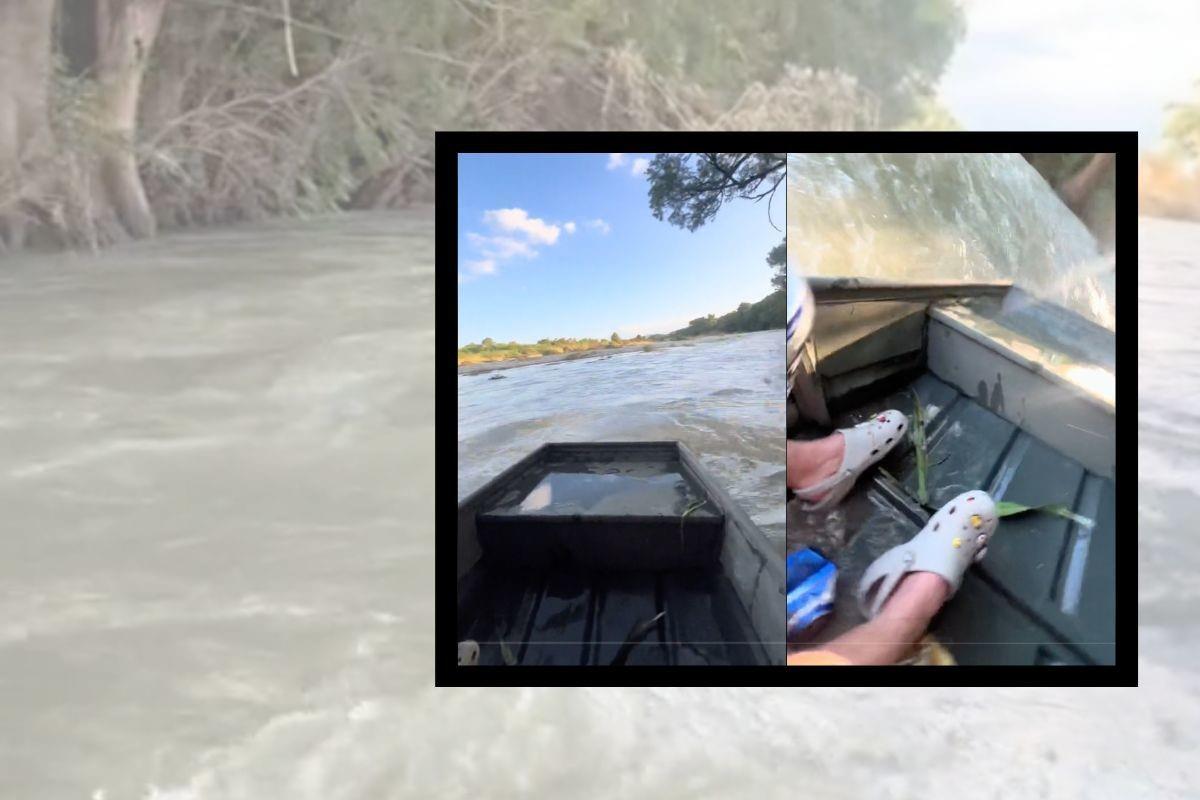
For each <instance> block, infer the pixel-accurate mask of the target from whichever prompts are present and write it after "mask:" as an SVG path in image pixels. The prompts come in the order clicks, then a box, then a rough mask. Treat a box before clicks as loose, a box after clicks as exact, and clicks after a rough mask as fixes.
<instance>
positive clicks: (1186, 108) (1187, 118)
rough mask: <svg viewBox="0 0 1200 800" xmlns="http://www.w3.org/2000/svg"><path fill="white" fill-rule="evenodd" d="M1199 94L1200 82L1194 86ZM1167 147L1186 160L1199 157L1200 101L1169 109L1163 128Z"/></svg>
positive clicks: (1177, 105) (1179, 104)
mask: <svg viewBox="0 0 1200 800" xmlns="http://www.w3.org/2000/svg"><path fill="white" fill-rule="evenodd" d="M1196 87H1197V93H1198V94H1200V82H1198V83H1197V84H1196ZM1163 138H1164V139H1165V140H1166V142H1167V144H1168V146H1169V147H1170V148H1171V149H1172V150H1174V151H1176V152H1177V153H1179V154H1181V155H1183V156H1184V157H1186V158H1198V157H1200V100H1196V101H1194V102H1191V103H1178V104H1175V105H1173V106H1171V107H1170V109H1169V110H1168V112H1167V121H1166V124H1165V125H1164V126H1163Z"/></svg>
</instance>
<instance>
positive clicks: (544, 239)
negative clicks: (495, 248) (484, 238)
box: [483, 208, 559, 244]
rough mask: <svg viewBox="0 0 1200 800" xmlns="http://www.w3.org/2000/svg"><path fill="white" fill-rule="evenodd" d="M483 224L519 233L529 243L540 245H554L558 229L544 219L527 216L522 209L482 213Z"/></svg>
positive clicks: (494, 210) (500, 209) (527, 213)
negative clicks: (525, 237)
mask: <svg viewBox="0 0 1200 800" xmlns="http://www.w3.org/2000/svg"><path fill="white" fill-rule="evenodd" d="M483 219H484V221H485V222H488V223H491V224H492V225H494V226H496V227H497V228H499V229H500V230H504V231H510V232H517V231H519V232H521V233H523V234H525V235H526V236H527V237H529V240H530V241H533V242H538V243H540V244H554V243H555V242H556V241H558V233H559V228H558V226H557V225H551V224H550V223H548V222H546V221H545V220H544V219H538V218H537V217H531V216H529V212H527V211H526V210H525V209H523V208H497V209H493V210H491V211H485V212H483Z"/></svg>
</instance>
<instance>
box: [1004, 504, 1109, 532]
mask: <svg viewBox="0 0 1200 800" xmlns="http://www.w3.org/2000/svg"><path fill="white" fill-rule="evenodd" d="M1033 511H1038V512H1041V513H1043V514H1054V515H1056V516H1059V517H1063V518H1064V519H1069V520H1071V521H1072V522H1074V523H1076V524H1077V525H1082V526H1083V527H1085V528H1088V529H1091V528H1094V527H1095V526H1096V521H1095V520H1093V519H1088V518H1087V517H1084V516H1081V515H1079V514H1076V513H1075V512H1073V511H1071V509H1069V508H1067V507H1066V506H1064V505H1060V504H1057V503H1052V504H1048V505H1044V506H1026V505H1022V504H1021V503H1013V502H1010V501H1008V500H997V501H996V516H997V517H1012V516H1016V515H1017V514H1027V513H1029V512H1033Z"/></svg>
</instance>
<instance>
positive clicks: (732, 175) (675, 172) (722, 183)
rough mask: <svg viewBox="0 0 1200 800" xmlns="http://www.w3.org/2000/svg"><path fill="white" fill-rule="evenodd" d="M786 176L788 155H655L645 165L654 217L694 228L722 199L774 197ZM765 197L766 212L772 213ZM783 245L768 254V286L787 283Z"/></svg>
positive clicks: (709, 217)
mask: <svg viewBox="0 0 1200 800" xmlns="http://www.w3.org/2000/svg"><path fill="white" fill-rule="evenodd" d="M786 175H787V154H786V153H659V154H658V155H656V156H655V157H654V159H653V160H652V161H651V162H650V166H649V167H648V168H647V169H646V176H647V178H648V179H649V181H650V192H649V194H650V212H651V213H652V214H654V218H655V219H659V220H661V219H663V218H664V217H666V219H667V221H668V222H670V223H671V224H672V225H675V226H677V227H680V228H685V229H686V230H689V231H694V230H696V229H697V228H699V227H700V226H701V225H705V224H707V223H709V222H711V221H712V219H713V217H715V216H716V215H717V212H718V211H719V210H720V209H721V206H722V205H723V204H724V203H727V202H728V201H730V200H734V199H742V200H752V201H754V202H756V203H757V202H759V201H761V200H762V199H763V198H773V197H774V195H775V191H776V190H777V189H778V188H779V184H780V183H782V182H783V179H784V177H786ZM769 203H770V201H768V216H769V215H770V211H769ZM786 263H787V248H786V246H785V245H784V244H782V243H781V244H779V245H777V246H775V247H774V248H772V249H771V252H770V253H768V254H767V265H768V266H770V267H771V268H772V269H774V271H775V274H774V275H772V276H771V285H772V286H774V287H775V289H776V290H777V291H782V290H783V289H784V287H785V286H786V285H787V267H786Z"/></svg>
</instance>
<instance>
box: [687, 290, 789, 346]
mask: <svg viewBox="0 0 1200 800" xmlns="http://www.w3.org/2000/svg"><path fill="white" fill-rule="evenodd" d="M786 324H787V296H786V294H785V293H784V292H782V291H775V292H771V294H769V295H767V296H766V297H764V298H763V299H762V300H759V301H758V302H757V303H742V304H741V305H739V306H738V307H737V309H736V310H734V311H730V312H729V313H728V314H724V315H722V316H720V317H718V316H716V315H715V314H709V315H707V316H704V317H697V318H696V319H694V320H692V321H691V322H689V323H688V324H687V327H686V328H680V329H679V330H677V331H672V332H671V333H669V334H668V335H667V338H669V339H686V338H689V337H691V336H703V335H705V334H713V333H745V332H749V331H765V330H771V329H773V328H783V327H785V326H786Z"/></svg>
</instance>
